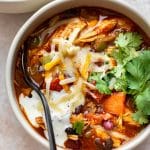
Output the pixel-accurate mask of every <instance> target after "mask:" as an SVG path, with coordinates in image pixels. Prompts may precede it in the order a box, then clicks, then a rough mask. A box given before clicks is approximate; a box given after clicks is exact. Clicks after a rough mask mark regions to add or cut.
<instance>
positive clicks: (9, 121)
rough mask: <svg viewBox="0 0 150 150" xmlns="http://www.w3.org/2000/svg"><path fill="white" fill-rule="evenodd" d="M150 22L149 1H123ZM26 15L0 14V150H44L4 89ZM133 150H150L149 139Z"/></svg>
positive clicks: (29, 14) (27, 15) (27, 16)
mask: <svg viewBox="0 0 150 150" xmlns="http://www.w3.org/2000/svg"><path fill="white" fill-rule="evenodd" d="M125 1H127V2H129V3H130V4H131V5H133V7H135V8H136V9H138V11H140V13H141V14H142V15H143V17H145V18H147V19H148V20H149V22H150V0H125ZM31 15H32V13H28V14H0V150H46V148H44V147H43V146H41V145H40V144H39V143H38V142H36V141H35V140H34V139H32V138H31V137H30V135H28V133H26V131H25V130H24V129H23V128H22V126H21V125H20V123H19V122H18V120H17V119H16V117H15V116H14V113H13V111H12V109H11V107H10V104H9V102H8V96H7V93H6V89H5V64H6V58H7V54H8V51H9V47H10V44H11V42H12V40H13V38H14V36H15V34H16V32H17V31H18V29H19V28H20V27H21V25H22V24H23V23H24V22H25V21H26V20H27V19H28V18H29V16H31ZM135 150H150V139H147V140H145V141H144V142H143V143H142V144H141V145H139V146H138V147H137V148H135Z"/></svg>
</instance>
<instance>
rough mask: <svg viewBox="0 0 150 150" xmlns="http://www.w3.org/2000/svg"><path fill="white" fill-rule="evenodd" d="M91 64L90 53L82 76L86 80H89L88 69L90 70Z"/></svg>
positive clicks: (82, 70)
mask: <svg viewBox="0 0 150 150" xmlns="http://www.w3.org/2000/svg"><path fill="white" fill-rule="evenodd" d="M90 62H91V54H90V53H88V54H87V55H86V59H85V62H84V64H83V66H82V69H81V75H82V77H83V78H84V79H85V80H87V78H88V68H89V65H90Z"/></svg>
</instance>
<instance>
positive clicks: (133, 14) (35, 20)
mask: <svg viewBox="0 0 150 150" xmlns="http://www.w3.org/2000/svg"><path fill="white" fill-rule="evenodd" d="M78 6H100V7H104V8H108V9H112V10H115V11H117V12H120V13H122V14H124V15H126V16H128V17H129V18H131V19H132V20H133V21H134V22H135V23H137V24H138V25H139V26H140V27H141V28H142V29H143V30H144V31H145V33H146V34H147V35H150V25H149V24H148V23H147V21H146V20H145V19H144V18H142V17H141V15H140V14H139V13H138V12H137V11H136V10H134V9H133V8H131V6H129V5H127V4H126V3H123V2H122V1H113V0H107V1H106V0H99V1H98V0H57V1H53V2H51V3H49V4H47V5H46V6H44V7H43V8H41V9H40V10H39V11H37V12H36V13H35V14H34V15H33V16H32V17H31V18H29V19H28V20H27V21H26V23H25V24H24V25H23V26H22V27H21V29H20V30H19V32H18V33H17V35H16V36H15V38H14V40H13V42H12V45H11V47H10V51H9V54H8V58H7V66H6V87H7V91H8V96H9V100H10V103H11V106H12V108H13V110H14V113H15V115H16V117H17V118H18V120H19V121H20V123H21V124H22V126H23V127H24V128H25V130H26V131H27V132H28V133H29V134H30V135H31V136H32V137H34V138H35V139H36V140H37V141H39V142H40V143H41V144H42V145H44V146H45V147H48V146H49V145H48V141H47V140H46V139H45V138H43V137H42V136H41V135H39V134H38V133H37V132H36V131H35V130H34V129H33V128H32V127H31V126H30V124H29V123H28V121H27V120H26V119H25V117H24V115H23V114H22V112H21V110H20V108H19V106H18V103H17V100H16V95H15V92H14V85H13V78H14V76H13V75H14V64H15V58H16V53H17V50H18V48H19V47H20V45H21V44H22V43H23V41H24V40H25V39H26V38H27V36H28V35H29V34H30V33H31V32H32V31H33V30H34V29H35V28H36V27H37V26H38V25H39V24H41V23H42V22H43V21H45V20H46V19H48V18H50V17H51V16H53V15H55V14H56V13H59V12H62V11H64V10H66V9H69V8H73V7H78ZM149 133H150V125H148V126H147V127H146V128H145V129H144V130H143V131H142V132H140V133H139V134H138V136H136V137H135V138H134V139H132V140H131V141H130V142H128V143H127V144H125V145H123V146H121V147H120V148H119V149H121V150H131V149H132V148H133V147H135V146H137V145H138V144H139V143H141V142H142V141H143V140H144V139H145V138H146V137H147V136H148V135H149Z"/></svg>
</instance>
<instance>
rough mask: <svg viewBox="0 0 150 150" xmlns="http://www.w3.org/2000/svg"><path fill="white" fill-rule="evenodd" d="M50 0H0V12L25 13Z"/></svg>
mask: <svg viewBox="0 0 150 150" xmlns="http://www.w3.org/2000/svg"><path fill="white" fill-rule="evenodd" d="M50 1H52V0H0V13H25V12H31V11H35V10H37V9H38V8H40V7H41V6H43V5H44V4H46V3H48V2H50Z"/></svg>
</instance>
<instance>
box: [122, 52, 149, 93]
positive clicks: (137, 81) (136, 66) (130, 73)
mask: <svg viewBox="0 0 150 150" xmlns="http://www.w3.org/2000/svg"><path fill="white" fill-rule="evenodd" d="M149 64H150V51H144V52H142V53H141V54H140V55H139V56H138V57H136V58H134V59H133V60H132V61H130V62H128V63H127V64H126V66H125V68H126V71H127V73H126V77H127V82H128V84H129V88H130V89H133V90H134V89H135V90H137V91H141V90H142V88H143V86H144V85H145V84H146V82H147V81H148V80H149V79H150V67H148V66H149Z"/></svg>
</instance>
